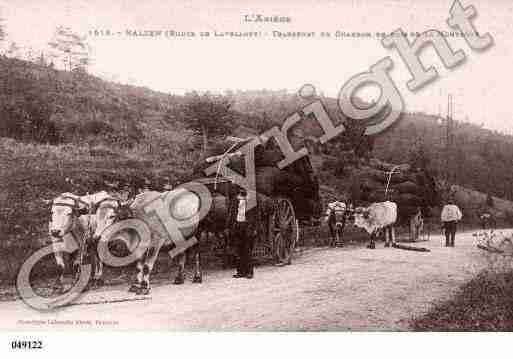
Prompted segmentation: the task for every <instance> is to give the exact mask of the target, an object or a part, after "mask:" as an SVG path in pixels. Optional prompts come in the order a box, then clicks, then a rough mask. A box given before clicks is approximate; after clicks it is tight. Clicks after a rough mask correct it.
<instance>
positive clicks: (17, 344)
mask: <svg viewBox="0 0 513 359" xmlns="http://www.w3.org/2000/svg"><path fill="white" fill-rule="evenodd" d="M11 349H43V342H42V341H41V340H13V341H12V342H11Z"/></svg>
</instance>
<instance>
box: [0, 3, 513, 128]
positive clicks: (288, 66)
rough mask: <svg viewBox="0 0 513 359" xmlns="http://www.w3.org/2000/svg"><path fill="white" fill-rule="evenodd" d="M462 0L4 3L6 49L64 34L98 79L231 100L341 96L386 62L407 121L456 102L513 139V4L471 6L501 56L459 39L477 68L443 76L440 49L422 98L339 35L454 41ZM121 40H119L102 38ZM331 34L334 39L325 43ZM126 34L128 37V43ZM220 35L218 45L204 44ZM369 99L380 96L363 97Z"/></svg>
mask: <svg viewBox="0 0 513 359" xmlns="http://www.w3.org/2000/svg"><path fill="white" fill-rule="evenodd" d="M451 5H452V0H450V1H449V0H429V1H428V0H417V1H413V0H381V1H378V0H347V1H342V0H339V1H330V0H296V1H291V0H260V1H246V0H221V1H219V0H217V1H201V0H173V1H168V0H167V1H164V0H144V1H140V0H139V1H136V0H109V1H108V2H106V1H99V0H87V1H85V0H74V1H72V0H69V1H66V0H37V1H35V0H9V1H4V0H0V17H1V18H3V19H4V21H3V23H4V26H5V29H6V31H7V34H8V38H7V42H6V43H8V42H10V41H15V42H16V43H17V44H19V45H22V46H25V47H27V48H28V47H32V48H33V49H35V50H39V49H44V48H45V47H46V44H47V42H48V41H49V40H50V39H51V38H52V36H53V34H54V32H55V28H56V27H57V26H59V25H61V26H68V27H71V28H72V29H73V31H75V32H76V33H77V34H80V35H82V36H87V41H88V43H89V45H90V47H91V51H92V54H91V55H92V56H91V57H92V59H93V64H92V65H91V67H90V68H89V71H90V72H91V73H93V74H96V75H100V76H102V77H106V78H110V79H116V80H117V81H120V82H124V83H132V84H137V85H142V86H147V87H149V88H152V89H154V90H158V91H164V92H169V93H176V94H183V93H184V92H187V91H191V90H210V91H217V92H220V91H224V90H227V89H231V90H237V89H240V90H248V89H264V88H266V89H287V90H289V91H291V92H294V91H297V90H298V89H299V88H301V86H303V85H304V84H307V83H309V84H312V85H314V86H315V88H316V90H317V91H318V92H322V93H323V94H325V95H327V96H334V97H335V96H337V94H338V93H339V91H340V89H341V88H342V86H343V85H344V84H345V82H346V81H348V80H349V79H350V78H351V77H352V76H354V75H356V74H358V73H361V72H364V71H368V70H369V67H370V66H372V65H373V64H375V63H376V62H378V61H380V60H381V59H383V58H384V57H386V56H390V58H391V59H392V60H393V63H394V68H393V69H392V70H391V71H390V76H391V77H392V79H393V81H394V83H395V84H396V86H397V88H398V90H399V92H400V94H401V95H402V97H403V99H404V103H405V109H406V110H407V111H423V112H428V113H433V114H438V113H441V114H442V115H445V114H446V112H447V96H448V94H452V95H453V99H454V117H455V118H456V119H457V120H468V121H470V122H473V123H476V124H483V125H484V126H485V127H487V128H491V129H494V130H499V131H502V132H506V133H510V134H513V126H512V125H511V123H513V122H512V121H513V115H512V111H511V109H510V106H509V104H510V103H511V102H512V101H511V99H510V94H511V93H512V88H511V81H510V80H511V79H513V76H512V71H511V70H510V66H511V62H512V61H511V60H512V59H513V56H512V55H513V25H512V21H511V19H513V1H511V0H491V1H484V0H463V1H462V5H463V6H464V7H466V6H469V5H473V6H474V7H475V8H476V10H477V13H478V16H477V17H476V18H474V19H473V23H474V25H475V27H476V28H477V30H478V31H479V32H480V33H489V34H490V35H491V36H492V37H493V39H494V45H493V46H492V47H491V48H489V49H488V50H486V51H484V52H475V51H472V50H471V49H470V48H469V47H468V45H467V44H466V42H465V41H464V40H463V39H462V38H458V37H449V38H448V41H449V44H450V45H451V47H452V49H453V50H459V49H461V50H462V51H463V52H464V53H465V55H466V61H465V62H464V63H463V64H461V65H460V66H458V67H456V68H455V69H452V70H447V69H445V68H444V67H443V65H442V63H441V62H440V60H438V59H437V57H436V53H435V51H434V50H432V49H431V48H427V49H426V50H424V51H423V52H422V55H421V59H422V60H423V61H424V62H425V64H426V65H431V64H432V65H434V66H435V67H436V68H437V70H438V73H439V79H438V80H437V81H435V82H432V83H430V84H428V85H426V86H425V87H424V88H423V89H421V90H419V91H416V92H411V91H410V90H409V89H408V88H407V87H406V82H407V81H408V80H409V79H410V74H409V72H408V70H407V67H406V66H405V64H404V62H403V61H402V60H401V58H400V56H399V55H398V53H397V52H396V51H395V50H393V49H392V50H391V49H387V48H385V47H383V45H382V44H381V42H380V39H379V38H378V37H376V36H371V37H367V38H351V37H336V36H335V33H336V31H345V32H370V33H372V34H374V33H375V32H392V31H394V30H396V29H398V28H402V29H403V30H405V31H407V32H410V31H415V32H423V31H426V30H430V29H437V30H440V31H451V29H450V28H449V26H448V25H447V24H446V19H447V18H448V17H449V16H450V14H449V10H450V8H451ZM252 14H262V15H264V16H275V15H276V16H280V17H288V18H290V22H285V23H255V22H245V21H244V19H245V15H252ZM94 30H103V31H104V32H105V31H107V30H110V31H111V32H112V33H114V34H115V35H111V36H91V33H90V32H91V31H94ZM126 30H132V31H145V30H161V31H166V30H167V31H178V32H195V34H196V35H197V36H195V37H165V36H161V37H142V36H140V37H134V36H127V35H126ZM225 31H235V32H237V31H242V32H260V34H261V35H260V36H259V37H257V38H243V39H240V38H227V37H215V36H213V35H214V32H218V33H219V32H225ZM273 31H281V32H287V31H301V32H316V36H315V37H313V38H276V37H274V36H273ZM323 31H324V32H330V33H331V34H332V36H331V37H330V38H322V37H320V32H323ZM118 32H119V33H120V34H118ZM200 32H210V36H209V37H208V38H205V37H200V36H198V35H199V33H200ZM360 95H362V96H363V97H367V99H372V98H373V97H375V96H377V95H378V96H379V92H377V91H370V90H369V91H362V93H361V94H360Z"/></svg>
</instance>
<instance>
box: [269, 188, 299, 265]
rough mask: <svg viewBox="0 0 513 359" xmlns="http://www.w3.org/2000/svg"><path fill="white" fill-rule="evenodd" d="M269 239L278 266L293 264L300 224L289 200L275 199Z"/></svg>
mask: <svg viewBox="0 0 513 359" xmlns="http://www.w3.org/2000/svg"><path fill="white" fill-rule="evenodd" d="M269 239H270V240H271V243H272V244H273V252H274V257H275V259H276V262H277V264H282V265H285V264H291V262H292V253H293V251H294V248H295V246H296V244H297V242H298V240H299V224H298V221H297V219H296V214H295V212H294V206H293V205H292V203H291V202H290V201H289V200H288V199H287V198H283V197H278V198H277V199H275V205H274V210H273V213H272V214H271V217H270V220H269Z"/></svg>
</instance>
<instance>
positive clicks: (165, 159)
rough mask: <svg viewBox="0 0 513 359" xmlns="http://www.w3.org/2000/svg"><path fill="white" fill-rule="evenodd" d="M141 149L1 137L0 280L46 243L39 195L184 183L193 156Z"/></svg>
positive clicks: (45, 209) (177, 151)
mask: <svg viewBox="0 0 513 359" xmlns="http://www.w3.org/2000/svg"><path fill="white" fill-rule="evenodd" d="M146 149H147V147H144V146H142V145H141V146H138V147H136V148H133V149H130V150H126V149H121V148H114V147H112V146H109V147H107V146H104V145H97V146H90V145H88V144H83V145H82V144H61V145H45V144H31V143H22V142H18V141H16V140H13V139H9V138H0V254H1V258H2V260H0V283H3V282H11V283H12V280H13V279H14V276H15V274H16V272H17V270H18V268H19V267H20V265H21V263H22V262H23V261H24V260H25V259H26V258H27V257H28V256H29V255H30V254H31V253H33V252H35V251H36V250H37V249H39V248H41V247H42V246H43V245H44V244H45V241H46V239H47V231H48V218H49V206H48V205H47V204H45V203H44V201H43V199H52V198H55V197H56V196H57V195H58V194H60V193H63V192H73V193H76V194H80V195H82V194H86V193H87V192H90V193H93V192H96V191H100V190H106V189H107V190H110V188H109V187H108V186H107V184H106V183H107V182H108V183H115V182H117V183H119V185H120V186H123V185H129V186H132V187H136V188H137V187H142V186H143V185H144V181H145V179H148V180H150V181H151V183H152V186H153V187H154V188H156V189H158V188H160V187H162V186H163V185H164V184H165V183H166V182H168V181H169V182H172V183H174V184H178V183H181V182H183V181H185V178H186V177H187V176H188V175H189V173H190V172H191V171H190V168H191V167H192V158H191V157H190V156H189V157H187V156H184V155H183V153H182V151H180V149H179V148H178V147H177V146H176V145H173V147H172V148H170V149H169V151H166V152H165V153H163V152H159V153H157V154H153V153H151V152H149V151H146ZM187 161H191V162H189V163H188V162H187ZM47 269H48V271H51V270H52V269H51V268H47Z"/></svg>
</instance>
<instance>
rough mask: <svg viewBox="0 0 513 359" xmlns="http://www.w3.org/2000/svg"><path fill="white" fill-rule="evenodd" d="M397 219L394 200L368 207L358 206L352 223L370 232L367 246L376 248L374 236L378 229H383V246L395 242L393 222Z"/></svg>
mask: <svg viewBox="0 0 513 359" xmlns="http://www.w3.org/2000/svg"><path fill="white" fill-rule="evenodd" d="M396 220H397V204H396V203H395V202H390V201H386V202H378V203H373V204H371V205H370V206H369V207H358V208H356V209H355V211H354V225H355V226H356V227H359V228H363V229H365V230H366V231H367V233H369V234H370V243H369V245H368V248H372V249H374V248H376V244H375V242H374V241H375V237H376V235H377V234H378V232H379V231H380V230H385V247H389V246H390V242H392V246H393V245H394V244H395V231H394V224H395V222H396Z"/></svg>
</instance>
